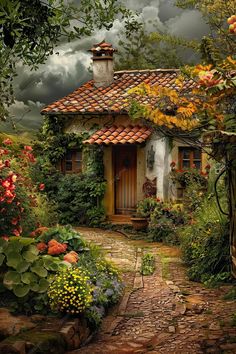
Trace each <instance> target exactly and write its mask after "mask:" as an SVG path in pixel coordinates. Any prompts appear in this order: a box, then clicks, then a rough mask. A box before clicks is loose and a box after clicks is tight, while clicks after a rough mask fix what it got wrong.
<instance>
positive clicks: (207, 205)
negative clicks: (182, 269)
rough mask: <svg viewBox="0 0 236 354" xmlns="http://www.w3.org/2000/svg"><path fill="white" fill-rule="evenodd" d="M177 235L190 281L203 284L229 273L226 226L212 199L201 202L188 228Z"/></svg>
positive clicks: (228, 248)
mask: <svg viewBox="0 0 236 354" xmlns="http://www.w3.org/2000/svg"><path fill="white" fill-rule="evenodd" d="M179 234H180V240H181V248H182V252H183V259H184V261H185V262H186V264H187V265H188V266H189V270H188V274H189V277H190V279H191V280H196V281H207V279H208V278H210V277H211V276H212V275H216V274H218V273H223V272H229V271H230V246H229V223H228V220H227V218H226V217H225V216H224V215H222V214H221V213H220V211H219V209H218V206H217V205H216V202H215V200H214V199H213V197H211V198H210V199H208V198H205V199H204V202H203V203H202V205H201V207H199V208H198V209H197V210H196V211H195V213H194V214H193V220H192V224H190V225H188V226H185V227H184V228H183V229H181V230H180V233H179Z"/></svg>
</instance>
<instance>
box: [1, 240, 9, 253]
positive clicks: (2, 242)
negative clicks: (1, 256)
mask: <svg viewBox="0 0 236 354" xmlns="http://www.w3.org/2000/svg"><path fill="white" fill-rule="evenodd" d="M7 246H8V242H7V241H6V240H4V239H3V238H0V253H2V252H4V250H5V249H6V248H7Z"/></svg>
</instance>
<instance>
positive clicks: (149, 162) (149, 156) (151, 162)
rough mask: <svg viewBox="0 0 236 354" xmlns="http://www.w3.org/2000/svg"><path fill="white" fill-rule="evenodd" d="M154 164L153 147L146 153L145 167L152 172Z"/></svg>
mask: <svg viewBox="0 0 236 354" xmlns="http://www.w3.org/2000/svg"><path fill="white" fill-rule="evenodd" d="M154 162H155V151H154V150H153V145H152V146H151V148H150V150H148V152H147V167H148V168H149V169H150V170H152V169H153V166H154Z"/></svg>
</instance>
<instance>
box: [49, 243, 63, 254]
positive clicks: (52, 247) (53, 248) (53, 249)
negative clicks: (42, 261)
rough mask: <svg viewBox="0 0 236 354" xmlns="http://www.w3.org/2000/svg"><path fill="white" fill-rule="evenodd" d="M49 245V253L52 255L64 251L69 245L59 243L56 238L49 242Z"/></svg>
mask: <svg viewBox="0 0 236 354" xmlns="http://www.w3.org/2000/svg"><path fill="white" fill-rule="evenodd" d="M48 246H49V247H48V254H50V255H55V254H61V253H64V252H65V251H66V249H67V245H66V244H65V243H59V242H57V241H56V240H54V239H52V240H50V241H49V242H48Z"/></svg>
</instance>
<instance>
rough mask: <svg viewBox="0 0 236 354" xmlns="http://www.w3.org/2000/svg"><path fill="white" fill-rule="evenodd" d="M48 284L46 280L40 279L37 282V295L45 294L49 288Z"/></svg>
mask: <svg viewBox="0 0 236 354" xmlns="http://www.w3.org/2000/svg"><path fill="white" fill-rule="evenodd" d="M49 284H50V283H49V282H48V281H47V280H46V279H40V281H39V290H38V292H39V293H45V291H47V289H48V287H49Z"/></svg>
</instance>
